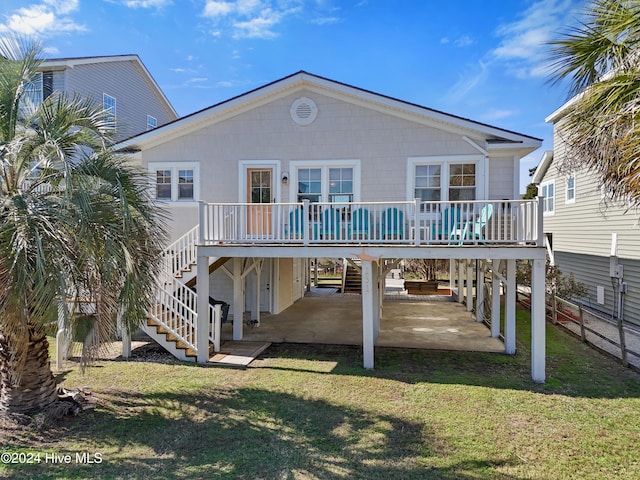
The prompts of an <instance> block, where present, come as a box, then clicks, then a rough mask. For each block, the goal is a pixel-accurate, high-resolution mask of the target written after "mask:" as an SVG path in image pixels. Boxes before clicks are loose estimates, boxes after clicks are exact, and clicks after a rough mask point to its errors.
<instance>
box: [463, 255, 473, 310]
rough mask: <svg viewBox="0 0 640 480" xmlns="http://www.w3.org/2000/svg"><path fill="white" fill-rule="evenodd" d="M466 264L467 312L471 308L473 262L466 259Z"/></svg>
mask: <svg viewBox="0 0 640 480" xmlns="http://www.w3.org/2000/svg"><path fill="white" fill-rule="evenodd" d="M465 263H466V264H467V275H466V277H467V300H466V302H467V312H470V311H472V310H473V264H472V263H471V261H469V260H466V261H465Z"/></svg>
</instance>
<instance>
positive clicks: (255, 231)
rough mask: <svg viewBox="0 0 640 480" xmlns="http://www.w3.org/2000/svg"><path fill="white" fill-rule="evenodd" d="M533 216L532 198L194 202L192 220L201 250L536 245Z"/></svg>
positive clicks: (536, 222)
mask: <svg viewBox="0 0 640 480" xmlns="http://www.w3.org/2000/svg"><path fill="white" fill-rule="evenodd" d="M356 211H358V215H356V214H355V212H356ZM540 215H541V211H540V203H539V200H537V199H536V200H470V201H455V202H454V201H439V202H422V201H420V200H418V199H416V200H413V201H398V202H345V203H329V202H317V203H309V202H306V201H305V202H294V203H265V204H255V203H215V204H213V203H204V202H201V204H200V218H201V219H202V221H203V222H204V225H203V228H202V238H201V239H200V241H201V243H202V244H203V245H207V244H209V245H210V244H242V243H244V244H252V245H254V244H274V243H276V244H299V245H300V244H301V245H305V246H306V245H323V244H375V245H409V246H417V247H419V246H425V245H428V246H438V245H440V246H466V245H520V246H539V245H540V237H541V235H542V229H541V228H540ZM357 219H359V220H357ZM363 219H366V220H363ZM363 224H366V225H363Z"/></svg>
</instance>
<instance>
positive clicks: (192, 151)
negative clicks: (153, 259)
mask: <svg viewBox="0 0 640 480" xmlns="http://www.w3.org/2000/svg"><path fill="white" fill-rule="evenodd" d="M540 145H541V141H540V140H539V139H537V138H533V137H530V136H528V135H523V134H520V133H516V132H512V131H508V130H504V129H501V128H497V127H494V126H491V125H487V124H483V123H480V122H476V121H473V120H469V119H466V118H461V117H458V116H455V115H451V114H447V113H444V112H440V111H437V110H433V109H429V108H426V107H423V106H420V105H416V104H413V103H409V102H406V101H402V100H399V99H396V98H391V97H388V96H385V95H380V94H377V93H374V92H371V91H367V90H364V89H361V88H357V87H354V86H351V85H347V84H344V83H340V82H337V81H334V80H330V79H327V78H323V77H320V76H317V75H312V74H310V73H307V72H304V71H300V72H297V73H295V74H292V75H290V76H287V77H284V78H281V79H279V80H276V81H274V82H272V83H269V84H267V85H264V86H262V87H259V88H257V89H255V90H252V91H249V92H247V93H244V94H242V95H239V96H237V97H234V98H231V99H229V100H227V101H224V102H222V103H219V104H217V105H213V106H211V107H209V108H205V109H204V110H201V111H198V112H196V113H193V114H191V115H188V116H185V117H183V118H180V119H179V120H176V121H174V122H171V123H169V124H167V125H164V126H162V127H158V128H157V129H155V130H151V131H148V132H144V133H142V134H140V135H138V136H136V137H134V138H130V139H128V140H126V141H123V142H121V143H120V144H118V145H117V146H116V147H117V148H118V149H119V150H120V151H123V152H128V153H129V154H130V155H131V156H132V159H133V161H134V162H137V163H139V164H140V165H142V166H143V167H144V168H145V169H147V170H148V171H149V173H150V176H151V185H150V188H151V189H152V190H153V192H154V195H155V197H156V198H157V200H158V201H159V202H161V203H162V205H163V206H164V207H165V208H166V209H167V211H168V212H170V214H171V217H172V219H171V231H172V234H173V240H174V243H173V244H172V245H171V246H170V247H169V248H168V249H167V253H166V255H167V268H168V270H169V273H170V274H171V275H169V277H171V279H169V278H167V279H165V282H164V288H162V289H161V292H160V294H159V299H158V305H160V307H159V308H158V309H157V312H156V313H155V314H153V313H152V314H151V316H152V317H153V319H152V320H153V321H154V322H158V323H162V324H163V329H164V330H166V331H169V332H171V336H172V338H174V339H176V338H177V339H179V342H180V344H181V345H183V346H186V347H187V350H188V351H190V352H191V353H192V355H193V357H194V359H197V361H199V362H206V361H207V359H208V358H209V356H208V354H209V348H208V345H209V341H210V340H211V341H212V342H214V345H216V343H215V342H216V341H217V342H219V335H218V334H217V333H216V332H215V330H216V326H215V321H214V329H213V331H211V332H210V331H209V324H208V322H209V314H208V313H207V312H209V310H210V306H209V303H208V299H207V296H206V295H199V296H196V294H194V293H193V291H191V290H190V289H189V288H187V287H188V286H191V285H195V287H196V288H197V292H198V293H200V292H208V293H209V295H210V296H212V297H215V298H217V299H228V300H229V303H231V315H232V316H233V336H234V339H236V340H240V339H241V338H242V335H243V333H242V331H243V316H244V314H245V312H247V311H248V312H250V314H251V315H252V318H253V319H257V321H259V315H260V312H261V311H266V312H272V313H278V312H281V311H283V310H285V309H286V308H288V307H289V306H291V305H292V304H293V303H294V302H296V301H297V300H298V299H300V298H301V297H302V296H303V295H304V290H305V284H306V281H305V279H306V275H308V272H309V261H308V259H312V258H349V259H358V260H359V261H360V262H361V267H360V268H361V273H362V345H363V357H364V360H363V363H364V365H365V367H367V368H372V367H373V365H374V345H375V342H376V338H377V334H378V331H379V329H380V310H381V308H382V302H383V295H382V293H381V292H382V291H383V288H384V273H385V269H386V268H389V265H394V262H395V261H396V259H402V258H438V259H449V260H450V261H451V262H452V263H456V264H457V270H456V271H458V272H459V275H458V288H457V290H458V296H459V297H463V298H466V302H467V305H468V308H469V310H471V309H472V308H475V309H476V312H477V315H478V317H479V318H482V311H483V310H484V309H483V308H478V306H482V305H484V302H485V301H487V302H488V301H489V300H488V299H485V298H484V292H485V288H484V286H483V283H484V279H485V274H486V275H491V277H489V278H491V282H490V283H491V284H492V285H493V288H492V290H491V291H494V292H500V291H501V287H500V283H501V282H502V283H504V287H505V290H506V292H507V298H506V301H505V307H504V308H505V310H504V314H505V315H504V317H505V323H504V337H505V345H506V348H505V350H506V351H507V353H515V262H516V260H517V259H529V260H531V261H532V262H533V265H534V269H533V270H534V281H533V284H534V287H533V296H534V300H533V305H534V308H533V309H534V313H533V321H532V323H533V330H534V334H533V339H534V340H533V359H532V376H533V378H534V379H535V380H537V381H543V380H544V262H545V250H544V247H543V244H542V235H541V233H542V231H541V225H540V220H541V217H540V216H539V215H538V208H539V201H537V200H520V199H519V194H518V178H519V163H520V159H521V158H522V157H523V156H525V155H527V154H528V153H530V152H532V151H534V150H535V149H537V148H538V147H539V146H540ZM196 265H197V266H196ZM191 268H192V270H191V273H189V270H190V269H191ZM454 269H455V267H454ZM196 272H197V275H195V273H196ZM475 272H478V273H477V274H476V273H475ZM474 276H476V277H477V279H476V280H475V282H477V283H478V285H477V288H474ZM175 277H178V278H175ZM465 282H466V283H465ZM496 298H497V302H496V301H495V299H496ZM499 300H500V299H499V294H498V295H493V299H492V300H491V302H492V304H493V305H494V308H493V310H492V335H493V336H495V337H498V336H499V335H502V333H501V330H500V308H501V307H500V301H499ZM474 305H475V307H474ZM198 312H203V314H202V313H201V314H199V313H198ZM177 317H180V319H179V320H178V319H177ZM218 328H219V326H218ZM174 353H175V349H174Z"/></svg>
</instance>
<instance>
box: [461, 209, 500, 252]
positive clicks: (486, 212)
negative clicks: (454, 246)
mask: <svg viewBox="0 0 640 480" xmlns="http://www.w3.org/2000/svg"><path fill="white" fill-rule="evenodd" d="M491 215H493V204H492V203H488V204H487V205H485V206H484V207H482V210H480V215H478V218H476V219H475V220H474V221H471V220H468V221H467V222H466V223H465V224H464V227H463V228H462V230H458V231H457V232H451V240H456V241H457V242H458V243H459V244H460V245H462V244H463V242H465V241H466V242H468V241H471V242H473V243H476V244H477V243H478V242H480V243H483V244H486V243H487V242H486V241H485V238H484V230H485V227H486V226H487V223H488V222H489V220H490V219H491Z"/></svg>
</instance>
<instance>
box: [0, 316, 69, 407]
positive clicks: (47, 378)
mask: <svg viewBox="0 0 640 480" xmlns="http://www.w3.org/2000/svg"><path fill="white" fill-rule="evenodd" d="M27 330H28V342H25V343H24V344H23V345H24V348H27V352H26V357H25V356H24V355H20V356H21V357H22V358H24V360H23V361H22V362H21V361H19V360H18V359H17V358H16V357H17V356H16V355H14V352H16V349H15V345H11V343H12V342H11V341H10V340H9V339H8V338H7V337H6V336H3V335H0V413H5V414H6V413H21V414H28V413H34V412H38V411H41V410H43V409H44V408H46V407H48V406H50V405H51V404H53V403H54V402H55V401H56V400H57V398H58V395H57V391H56V382H55V379H54V378H53V373H52V372H51V367H50V364H49V342H48V341H47V337H46V336H45V335H44V334H42V333H39V332H37V331H36V329H35V328H33V327H28V329H27Z"/></svg>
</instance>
